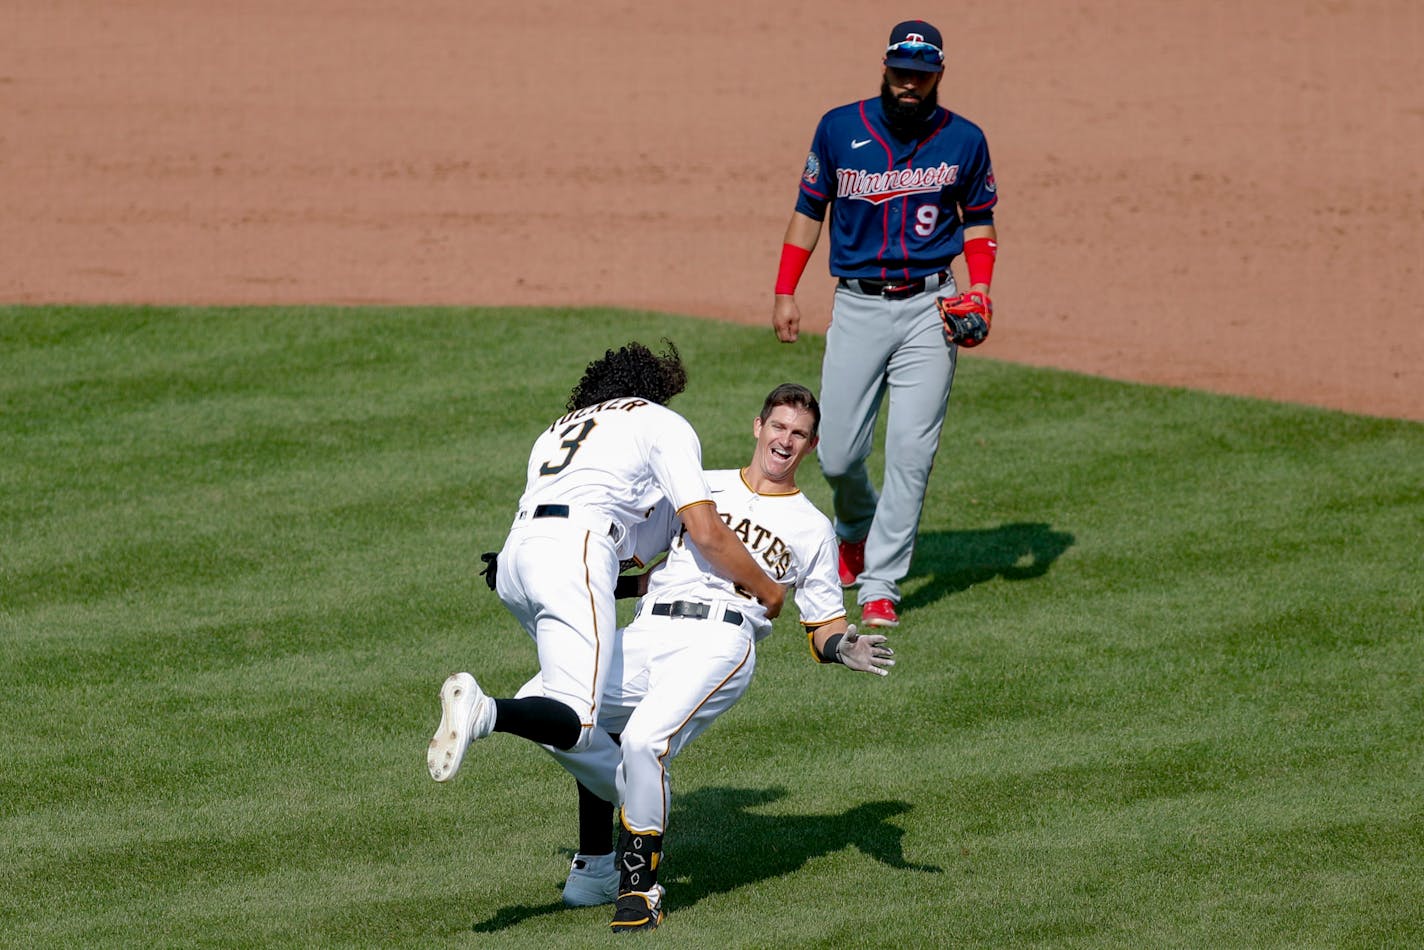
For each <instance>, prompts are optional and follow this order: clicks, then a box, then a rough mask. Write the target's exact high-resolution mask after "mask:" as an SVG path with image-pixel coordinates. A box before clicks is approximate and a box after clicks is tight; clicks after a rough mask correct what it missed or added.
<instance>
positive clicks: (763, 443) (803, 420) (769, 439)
mask: <svg viewBox="0 0 1424 950" xmlns="http://www.w3.org/2000/svg"><path fill="white" fill-rule="evenodd" d="M752 434H753V435H755V436H756V449H755V450H754V451H753V453H752V464H751V465H750V466H748V468H747V476H748V479H749V480H750V481H751V483H752V488H754V489H756V490H758V491H761V490H763V488H765V489H768V490H774V491H790V490H791V489H793V488H795V487H796V468H797V466H799V465H800V464H801V460H802V459H804V458H805V457H806V456H807V455H809V454H811V452H812V450H814V449H815V448H816V442H817V441H818V440H817V438H816V418H815V416H813V415H812V414H811V412H810V410H807V409H801V408H799V407H797V406H775V407H773V408H772V409H771V411H770V412H769V413H767V417H766V421H765V422H763V421H762V419H761V417H760V416H758V417H757V418H756V419H755V420H753V421H752Z"/></svg>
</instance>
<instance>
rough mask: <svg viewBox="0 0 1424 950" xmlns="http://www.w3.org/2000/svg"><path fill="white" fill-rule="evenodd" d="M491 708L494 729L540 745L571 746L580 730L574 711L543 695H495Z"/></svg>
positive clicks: (580, 725) (568, 747) (581, 725)
mask: <svg viewBox="0 0 1424 950" xmlns="http://www.w3.org/2000/svg"><path fill="white" fill-rule="evenodd" d="M494 708H495V719H494V731H495V732H508V733H510V734H511V735H516V736H520V737H522V738H525V739H528V740H530V741H531V742H537V743H539V744H540V745H551V746H553V747H554V748H556V749H572V748H573V747H574V743H576V742H578V739H579V733H580V732H582V731H583V724H582V723H580V722H579V717H578V713H576V712H574V711H573V710H572V709H570V708H569V707H567V706H565V705H564V704H563V703H561V702H559V701H558V700H557V699H549V698H548V697H547V696H526V697H525V698H523V699H496V700H495V701H494Z"/></svg>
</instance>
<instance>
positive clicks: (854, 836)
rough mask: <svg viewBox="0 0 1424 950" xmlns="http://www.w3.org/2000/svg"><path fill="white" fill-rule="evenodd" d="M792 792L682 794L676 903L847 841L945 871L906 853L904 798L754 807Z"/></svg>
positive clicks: (785, 867) (673, 859) (535, 912)
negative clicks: (819, 811)
mask: <svg viewBox="0 0 1424 950" xmlns="http://www.w3.org/2000/svg"><path fill="white" fill-rule="evenodd" d="M785 797H786V790H785V789H781V788H771V789H752V788H722V787H714V788H700V789H695V790H693V791H691V792H688V793H687V794H686V795H684V796H682V797H681V798H679V799H677V800H676V801H675V802H674V805H673V815H672V824H671V826H670V827H669V835H668V850H667V854H666V856H665V858H664V865H663V866H664V868H665V869H666V870H665V873H664V874H663V875H662V876H661V883H662V884H663V885H664V886H667V887H668V888H669V894H668V898H667V906H668V907H669V909H674V910H675V909H677V908H683V907H691V906H692V905H694V904H696V903H697V902H698V901H700V900H702V899H703V898H705V897H708V896H711V895H713V894H720V893H723V892H725V891H731V890H735V889H737V888H739V887H745V886H746V885H748V884H754V883H756V882H757V881H764V880H769V879H771V878H776V877H781V876H782V875H785V874H790V873H791V872H793V871H796V870H797V869H799V868H800V867H802V866H803V865H805V864H806V862H807V861H810V860H811V859H812V858H818V857H821V856H823V855H827V854H834V853H835V852H837V851H842V850H844V849H845V848H855V849H857V850H859V851H860V852H861V853H862V854H865V855H867V856H869V857H871V858H874V859H875V860H876V861H879V862H880V863H881V864H884V865H886V866H888V867H892V868H897V869H900V870H906V871H919V872H925V873H931V874H943V873H944V870H943V868H939V867H936V866H934V865H932V864H916V863H913V862H910V861H907V860H905V854H904V848H903V846H902V842H901V839H902V838H903V837H904V834H905V833H904V831H903V830H901V829H900V828H899V827H898V826H896V825H894V824H892V823H891V820H890V819H892V818H895V817H896V816H898V815H903V814H905V813H906V812H908V811H909V810H910V806H909V805H908V804H906V803H905V802H898V801H879V802H866V803H865V804H861V805H855V806H853V807H851V808H848V809H846V810H845V811H843V812H841V813H840V814H835V815H761V814H757V813H756V812H754V811H752V810H751V809H753V808H756V807H758V806H761V805H766V804H769V803H771V802H775V801H778V800H780V799H782V798H785ZM562 883H563V882H562V881H560V882H559V884H560V886H562ZM563 909H564V905H563V904H562V903H561V901H560V900H558V899H555V900H553V901H550V902H549V903H546V904H516V905H514V906H511V907H503V908H501V909H500V910H498V911H496V912H495V913H494V915H493V916H491V917H490V918H488V919H487V920H483V921H479V922H477V923H476V924H475V925H474V927H473V930H474V931H475V932H476V933H492V932H496V931H500V930H505V929H507V928H509V927H513V926H514V925H516V924H519V923H522V922H523V921H525V920H528V919H530V918H532V917H539V916H542V915H544V914H551V913H555V912H557V911H561V910H563ZM610 912H611V908H610Z"/></svg>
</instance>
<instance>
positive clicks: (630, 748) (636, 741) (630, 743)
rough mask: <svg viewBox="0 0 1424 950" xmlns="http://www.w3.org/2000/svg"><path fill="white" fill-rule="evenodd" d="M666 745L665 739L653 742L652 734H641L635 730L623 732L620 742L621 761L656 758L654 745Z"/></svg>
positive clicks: (656, 750)
mask: <svg viewBox="0 0 1424 950" xmlns="http://www.w3.org/2000/svg"><path fill="white" fill-rule="evenodd" d="M659 745H661V746H663V747H666V745H667V743H666V741H664V742H661V743H655V742H654V741H653V737H652V736H645V735H641V734H639V733H636V732H625V733H623V738H622V740H621V742H620V748H621V751H622V753H623V761H624V762H630V761H636V762H641V761H644V760H647V759H656V758H657V757H658V755H659V751H658V749H657V748H656V747H655V746H659Z"/></svg>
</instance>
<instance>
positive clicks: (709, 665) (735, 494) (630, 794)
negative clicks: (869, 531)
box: [500, 384, 894, 931]
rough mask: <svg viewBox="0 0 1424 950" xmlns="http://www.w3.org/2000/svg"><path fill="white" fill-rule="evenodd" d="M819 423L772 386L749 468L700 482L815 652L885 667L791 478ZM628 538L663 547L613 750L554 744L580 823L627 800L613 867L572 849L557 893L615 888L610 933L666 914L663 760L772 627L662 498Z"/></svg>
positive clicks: (620, 690)
mask: <svg viewBox="0 0 1424 950" xmlns="http://www.w3.org/2000/svg"><path fill="white" fill-rule="evenodd" d="M819 424H820V408H819V406H818V405H817V403H816V399H815V397H814V395H812V393H811V391H810V390H808V389H806V388H805V387H803V386H798V385H795V384H786V385H783V386H779V387H777V388H776V389H775V390H773V391H772V392H771V394H770V395H769V396H768V397H767V399H766V402H765V404H764V406H763V408H762V412H761V414H760V415H759V416H758V417H757V418H756V419H755V421H754V422H753V426H752V431H753V434H754V435H755V436H756V448H755V450H754V452H753V455H752V461H751V464H750V465H748V466H747V467H746V468H744V469H741V470H730V471H716V472H708V473H707V475H706V477H707V483H708V486H709V488H710V490H711V497H712V500H713V502H714V503H715V504H716V506H717V513H718V515H720V517H721V520H722V521H724V522H726V523H727V525H728V526H729V527H730V528H731V530H732V532H733V534H734V535H736V537H737V538H738V539H739V541H740V543H741V544H742V545H744V546H745V549H746V550H747V551H748V552H749V553H750V554H751V555H752V556H753V557H754V558H755V560H756V562H757V564H758V565H759V568H760V570H761V571H762V572H763V573H764V574H765V576H766V577H767V578H769V579H771V580H773V581H774V582H775V583H776V584H778V585H784V586H787V587H791V588H792V589H794V592H795V593H794V599H795V602H796V607H797V610H798V612H799V614H800V617H801V622H802V624H803V625H805V627H806V629H807V631H808V636H809V639H810V644H811V652H812V655H813V656H814V657H815V658H816V659H817V660H818V661H819V662H823V663H837V662H839V663H844V664H845V665H847V666H849V667H851V668H852V669H856V670H860V671H863V672H869V673H877V674H880V675H882V676H883V675H885V674H886V673H887V672H888V669H887V668H888V667H890V666H893V665H894V660H893V659H891V657H892V656H893V653H892V651H891V650H890V648H889V647H888V646H886V645H885V637H883V636H880V635H878V634H877V635H869V636H864V637H862V636H858V635H857V634H856V631H855V628H854V627H853V626H848V625H847V623H846V614H845V603H844V596H843V594H842V590H841V586H840V579H839V574H838V568H837V564H838V553H837V544H836V536H835V531H834V529H833V528H832V526H831V522H830V521H829V520H828V519H827V518H826V516H825V515H823V514H822V513H821V512H820V511H819V510H818V509H817V508H816V506H815V505H813V504H812V503H811V502H810V501H808V500H807V499H806V497H805V496H804V495H802V494H801V492H800V490H799V489H798V488H797V487H796V469H797V467H798V466H799V465H800V463H801V460H802V459H803V458H805V456H806V455H807V454H808V453H809V452H811V451H812V450H813V449H814V448H815V446H816V432H817V429H818V427H819ZM669 541H670V543H666V542H669ZM633 542H634V543H633V545H632V550H633V552H634V553H635V555H636V556H637V557H639V558H640V559H642V560H648V559H650V557H649V554H650V552H652V551H654V550H657V549H658V548H659V547H660V546H662V545H664V544H665V545H666V546H667V550H668V555H667V559H666V560H665V561H664V562H663V563H662V564H661V565H659V566H658V567H657V568H655V569H654V570H653V571H652V572H651V573H650V574H649V575H647V576H646V578H645V582H646V593H645V594H644V596H643V597H642V599H641V601H640V602H639V604H638V610H637V614H636V616H635V618H634V620H633V621H632V623H631V624H629V625H628V626H627V627H626V628H624V630H623V631H622V634H621V641H620V645H619V647H618V649H617V650H616V651H615V653H614V655H613V657H612V663H613V666H612V669H611V670H610V672H609V677H608V682H607V686H606V687H605V692H604V695H603V700H602V703H601V707H600V710H599V720H598V724H599V729H598V730H597V731H598V732H599V733H601V734H603V735H608V734H610V733H612V734H615V735H616V734H620V733H621V747H620V746H617V745H615V744H614V743H613V741H612V740H611V739H610V740H609V741H608V742H607V743H599V744H598V745H597V746H596V750H595V751H594V752H592V753H591V754H580V755H569V754H566V753H562V752H559V751H558V750H554V749H550V751H551V752H553V753H554V755H555V757H556V758H558V759H559V761H560V762H561V763H563V764H564V765H565V767H566V768H568V769H569V771H570V772H572V773H573V774H574V776H575V777H576V778H578V779H579V782H580V784H581V785H582V786H584V789H581V790H580V791H581V794H580V811H581V814H580V823H581V825H582V826H585V827H586V826H587V824H588V823H589V821H590V815H589V814H588V811H589V810H590V809H591V810H592V811H593V812H594V814H593V816H592V818H591V820H592V827H594V828H595V829H596V828H597V827H598V825H599V823H600V821H601V824H602V834H603V837H604V840H605V841H607V840H608V828H609V826H610V824H611V819H612V807H613V806H612V805H611V804H607V805H605V806H604V807H603V810H602V815H601V817H599V815H598V810H599V806H598V799H603V800H604V801H607V802H611V801H613V797H611V796H609V795H608V794H607V793H608V791H609V790H610V785H611V786H613V788H612V791H613V792H614V795H615V796H616V797H617V799H618V800H620V801H622V803H623V806H622V810H621V814H620V824H621V831H620V834H619V843H618V858H617V861H616V863H615V861H614V860H613V856H612V855H601V854H587V853H582V852H581V853H579V854H578V855H576V856H575V859H574V864H573V868H572V869H571V871H570V876H569V881H568V883H567V884H566V885H565V891H564V899H565V902H566V903H568V904H571V905H588V904H597V903H606V902H607V901H609V900H613V899H614V898H615V896H616V908H615V911H614V918H613V922H612V927H613V929H614V930H615V931H627V930H635V929H650V928H654V927H656V926H657V925H658V923H659V922H660V921H661V920H662V897H663V888H662V886H661V885H659V884H658V883H657V879H658V868H659V863H660V861H661V856H662V838H663V832H664V830H665V829H666V827H667V820H668V811H669V806H670V798H671V786H670V783H669V776H668V766H669V763H670V762H671V760H672V759H673V758H674V757H676V756H677V754H678V753H679V752H681V751H682V749H684V748H685V747H686V746H687V744H688V743H689V742H691V741H692V740H693V739H694V738H696V737H697V736H698V735H699V734H701V733H702V732H703V731H704V730H705V729H706V728H707V727H708V726H710V725H711V724H712V722H713V721H714V720H715V719H716V718H717V717H718V716H720V715H721V714H722V713H724V712H726V711H727V710H728V709H730V708H731V707H732V706H733V705H734V704H735V703H736V702H737V700H739V699H741V697H742V695H743V694H744V693H745V692H746V690H747V687H748V685H749V684H750V683H751V678H752V672H753V670H754V669H755V666H756V649H755V644H756V643H757V641H759V640H761V639H763V638H764V637H766V636H767V635H768V634H769V633H770V632H771V629H772V624H771V619H772V618H771V615H770V614H769V613H768V611H767V610H766V608H765V607H764V606H763V605H761V604H759V603H757V602H755V601H751V600H748V599H747V598H746V597H745V596H744V595H742V594H740V593H739V592H738V591H737V588H736V586H735V585H734V584H733V583H732V582H730V581H728V580H727V579H726V578H725V577H724V576H722V575H721V574H720V573H719V572H718V571H717V570H716V567H715V564H714V562H713V561H712V560H711V559H710V558H709V557H708V556H707V554H706V552H704V551H703V550H702V549H701V547H700V545H699V543H698V542H697V541H696V539H695V538H693V537H692V536H691V535H690V533H689V532H687V531H685V530H680V529H679V527H678V526H677V525H676V524H675V523H674V520H673V510H672V508H671V507H670V506H666V505H664V506H660V507H659V508H657V509H656V510H655V511H654V512H653V513H652V514H651V515H650V517H649V519H648V520H647V521H646V522H645V523H644V524H643V526H641V527H640V528H639V529H638V533H637V535H636V537H635V538H634V539H633ZM500 570H501V572H502V571H503V560H502V559H501V561H500ZM585 789H588V790H593V791H595V792H596V793H597V798H594V797H593V796H590V795H588V794H585V793H584V791H585ZM580 837H581V839H582V838H583V837H584V834H583V832H582V831H581V835H580ZM593 837H594V838H595V839H596V837H597V833H596V831H595V833H594V835H593ZM581 847H582V844H581Z"/></svg>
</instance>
